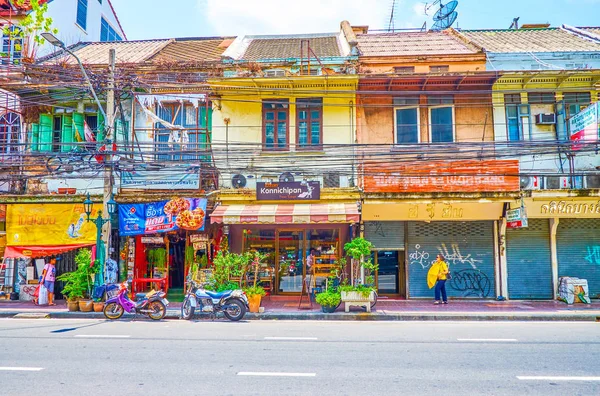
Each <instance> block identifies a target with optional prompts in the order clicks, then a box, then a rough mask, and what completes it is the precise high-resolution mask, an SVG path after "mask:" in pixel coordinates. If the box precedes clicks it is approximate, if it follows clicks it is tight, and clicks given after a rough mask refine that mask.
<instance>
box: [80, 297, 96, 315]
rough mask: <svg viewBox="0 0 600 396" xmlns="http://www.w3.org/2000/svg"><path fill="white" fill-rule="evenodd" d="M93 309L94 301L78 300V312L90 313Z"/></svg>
mask: <svg viewBox="0 0 600 396" xmlns="http://www.w3.org/2000/svg"><path fill="white" fill-rule="evenodd" d="M93 309H94V301H92V300H79V310H80V311H81V312H92V310H93Z"/></svg>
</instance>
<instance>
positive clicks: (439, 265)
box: [427, 254, 450, 304]
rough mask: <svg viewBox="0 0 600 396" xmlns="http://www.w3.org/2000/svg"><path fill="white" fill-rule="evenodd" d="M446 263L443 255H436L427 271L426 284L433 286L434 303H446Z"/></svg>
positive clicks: (447, 271)
mask: <svg viewBox="0 0 600 396" xmlns="http://www.w3.org/2000/svg"><path fill="white" fill-rule="evenodd" d="M449 272H450V271H449V270H448V264H446V262H445V261H444V256H442V255H441V254H438V255H437V258H436V260H435V262H434V263H433V264H432V265H431V268H429V272H428V273H427V284H428V286H429V288H430V289H432V288H434V287H435V303H434V304H440V297H441V302H442V303H444V304H448V296H447V295H446V280H448V273H449Z"/></svg>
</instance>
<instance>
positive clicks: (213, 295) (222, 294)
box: [206, 290, 233, 298]
mask: <svg viewBox="0 0 600 396" xmlns="http://www.w3.org/2000/svg"><path fill="white" fill-rule="evenodd" d="M231 293H233V290H226V291H224V292H213V291H208V290H207V291H206V294H208V295H209V296H210V297H211V298H223V297H227V296H229V295H230V294H231Z"/></svg>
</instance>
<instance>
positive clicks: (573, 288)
mask: <svg viewBox="0 0 600 396" xmlns="http://www.w3.org/2000/svg"><path fill="white" fill-rule="evenodd" d="M558 300H560V301H564V302H566V303H567V304H574V303H582V304H591V300H590V296H589V291H588V282H587V279H579V278H571V277H561V278H559V284H558Z"/></svg>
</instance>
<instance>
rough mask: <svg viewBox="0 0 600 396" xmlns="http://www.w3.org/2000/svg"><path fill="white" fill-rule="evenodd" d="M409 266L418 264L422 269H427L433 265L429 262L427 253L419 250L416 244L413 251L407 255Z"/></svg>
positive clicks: (419, 246)
mask: <svg viewBox="0 0 600 396" xmlns="http://www.w3.org/2000/svg"><path fill="white" fill-rule="evenodd" d="M408 260H409V264H410V265H414V264H418V265H420V266H421V268H423V269H427V268H429V267H430V266H431V264H432V263H433V262H432V261H429V253H427V251H426V250H421V245H419V244H416V245H415V250H414V251H413V252H411V253H409V255H408Z"/></svg>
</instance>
